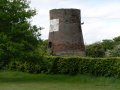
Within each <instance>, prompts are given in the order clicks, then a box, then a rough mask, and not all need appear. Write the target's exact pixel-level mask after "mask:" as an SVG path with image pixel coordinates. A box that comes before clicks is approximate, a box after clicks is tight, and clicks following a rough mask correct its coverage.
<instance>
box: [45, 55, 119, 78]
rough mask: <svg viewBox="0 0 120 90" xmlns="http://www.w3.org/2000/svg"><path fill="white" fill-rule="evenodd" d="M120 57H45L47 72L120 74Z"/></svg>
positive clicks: (98, 74)
mask: <svg viewBox="0 0 120 90" xmlns="http://www.w3.org/2000/svg"><path fill="white" fill-rule="evenodd" d="M119 60H120V58H80V57H46V63H47V66H48V67H47V70H48V73H52V74H70V75H74V74H91V75H94V76H117V77H118V76H120V61H119Z"/></svg>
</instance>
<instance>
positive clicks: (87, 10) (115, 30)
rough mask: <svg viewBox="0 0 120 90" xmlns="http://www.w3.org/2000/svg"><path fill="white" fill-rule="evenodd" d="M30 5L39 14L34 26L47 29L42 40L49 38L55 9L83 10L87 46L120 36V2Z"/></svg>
mask: <svg viewBox="0 0 120 90" xmlns="http://www.w3.org/2000/svg"><path fill="white" fill-rule="evenodd" d="M30 5H31V7H32V8H35V9H36V10H37V13H38V14H37V15H36V16H35V17H34V18H32V24H35V25H37V26H42V27H45V29H44V30H42V36H41V37H42V39H47V38H48V33H49V25H50V23H49V22H50V21H49V10H51V9H54V8H56V9H59V8H77V9H81V18H82V21H84V23H85V24H84V25H83V26H82V31H83V36H84V42H85V44H90V43H94V42H96V41H101V40H103V39H112V38H114V37H117V36H119V35H120V0H31V4H30Z"/></svg>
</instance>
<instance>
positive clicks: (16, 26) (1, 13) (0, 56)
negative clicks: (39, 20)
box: [0, 0, 40, 67]
mask: <svg viewBox="0 0 120 90" xmlns="http://www.w3.org/2000/svg"><path fill="white" fill-rule="evenodd" d="M35 14H36V11H35V10H32V9H31V8H30V6H29V2H28V1H27V0H0V37H1V38H0V67H2V66H4V64H5V63H8V62H9V61H10V60H12V59H19V60H22V59H24V60H25V57H26V56H29V53H32V52H33V53H34V51H35V49H36V48H37V46H38V44H39V39H38V37H39V35H40V34H39V33H37V32H38V30H39V28H37V27H36V26H32V25H31V24H30V22H29V21H28V20H29V19H31V17H33V16H34V15H35Z"/></svg>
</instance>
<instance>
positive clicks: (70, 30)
mask: <svg viewBox="0 0 120 90" xmlns="http://www.w3.org/2000/svg"><path fill="white" fill-rule="evenodd" d="M53 19H59V31H55V32H54V31H53V32H50V33H49V42H52V47H51V48H50V50H51V52H52V53H53V55H64V56H68V55H76V56H79V55H80V56H84V55H85V46H84V41H83V35H82V29H81V18H80V10H78V9H53V10H51V11H50V20H53Z"/></svg>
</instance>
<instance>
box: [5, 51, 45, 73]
mask: <svg viewBox="0 0 120 90" xmlns="http://www.w3.org/2000/svg"><path fill="white" fill-rule="evenodd" d="M31 54H34V53H31ZM25 59H26V60H19V59H18V60H16V59H15V60H14V59H13V60H11V62H10V63H9V64H8V66H7V68H8V69H9V70H15V71H23V72H29V73H43V72H46V64H45V62H44V61H43V57H41V56H39V55H37V54H34V55H29V56H27V57H26V58H25Z"/></svg>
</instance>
